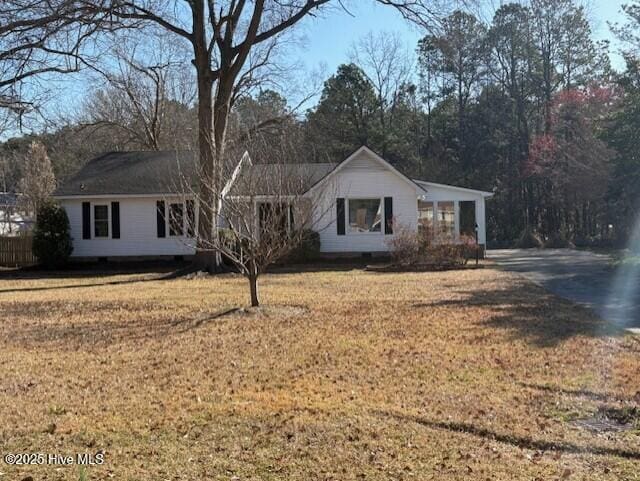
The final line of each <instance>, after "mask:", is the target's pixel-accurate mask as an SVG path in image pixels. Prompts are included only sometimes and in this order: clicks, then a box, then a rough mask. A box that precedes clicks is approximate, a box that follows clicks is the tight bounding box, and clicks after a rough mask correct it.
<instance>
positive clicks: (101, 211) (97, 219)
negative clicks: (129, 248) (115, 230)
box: [93, 205, 109, 237]
mask: <svg viewBox="0 0 640 481" xmlns="http://www.w3.org/2000/svg"><path fill="white" fill-rule="evenodd" d="M93 236H94V237H109V206H108V205H94V206H93Z"/></svg>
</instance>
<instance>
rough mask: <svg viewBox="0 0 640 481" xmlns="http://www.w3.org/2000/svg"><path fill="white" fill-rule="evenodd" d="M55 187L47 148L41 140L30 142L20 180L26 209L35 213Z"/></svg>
mask: <svg viewBox="0 0 640 481" xmlns="http://www.w3.org/2000/svg"><path fill="white" fill-rule="evenodd" d="M55 188H56V178H55V176H54V175H53V167H52V166H51V160H49V155H48V154H47V149H46V147H45V146H44V145H43V144H42V143H41V142H32V144H31V147H30V148H29V153H28V154H27V156H26V159H25V165H24V169H23V174H22V179H21V180H20V190H21V194H22V197H21V198H22V202H24V206H25V209H26V211H27V212H30V213H33V214H37V212H38V208H39V207H40V206H41V205H42V204H43V203H44V202H45V201H46V200H47V199H48V198H49V197H50V196H51V194H52V193H53V191H54V189H55Z"/></svg>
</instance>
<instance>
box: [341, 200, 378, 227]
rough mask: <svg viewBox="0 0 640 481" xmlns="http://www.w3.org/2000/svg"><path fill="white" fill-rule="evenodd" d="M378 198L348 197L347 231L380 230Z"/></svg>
mask: <svg viewBox="0 0 640 481" xmlns="http://www.w3.org/2000/svg"><path fill="white" fill-rule="evenodd" d="M381 226H382V202H380V199H349V232H381Z"/></svg>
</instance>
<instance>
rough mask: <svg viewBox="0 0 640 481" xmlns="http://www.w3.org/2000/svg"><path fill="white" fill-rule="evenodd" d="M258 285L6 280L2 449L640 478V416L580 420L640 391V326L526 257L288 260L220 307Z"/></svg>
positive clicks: (115, 466)
mask: <svg viewBox="0 0 640 481" xmlns="http://www.w3.org/2000/svg"><path fill="white" fill-rule="evenodd" d="M150 277H152V276H151V275H148V276H147V279H148V278H150ZM136 280H137V281H136ZM107 282H110V283H111V284H106V285H101V284H105V283H107ZM70 286H76V287H70ZM246 291H247V289H246V286H245V281H244V280H243V279H242V278H239V277H236V276H233V275H224V276H219V277H215V278H205V279H193V280H187V279H181V280H166V281H158V280H145V281H140V276H139V275H137V276H128V275H119V276H110V277H97V278H82V277H73V278H63V277H62V278H52V279H42V280H37V279H33V280H16V279H14V280H11V279H9V280H2V281H0V313H1V315H2V321H1V323H0V346H1V351H0V372H1V373H2V375H1V377H0V420H1V424H0V448H1V449H0V451H3V452H4V453H6V452H45V453H47V452H52V453H61V454H73V453H76V452H95V451H98V450H104V451H105V453H106V462H105V464H104V465H103V466H97V467H90V468H89V469H88V479H90V480H98V479H115V480H118V481H124V480H153V481H161V480H203V479H238V480H247V479H251V480H258V479H261V480H271V479H279V480H280V479H282V480H284V479H286V480H301V481H307V480H316V479H317V480H352V479H353V480H361V479H394V480H398V479H407V480H409V479H415V480H425V479H437V480H453V479H482V480H484V479H496V480H509V481H511V480H516V479H527V480H534V479H540V480H543V479H544V480H547V479H576V480H577V479H580V480H599V479H625V480H633V479H640V477H639V476H640V475H639V474H638V465H639V464H640V435H639V433H638V431H626V432H620V433H615V434H614V433H607V434H595V433H593V432H590V431H588V430H586V429H583V428H581V427H578V426H577V425H576V424H575V423H574V422H573V419H575V418H581V417H588V416H589V415H590V414H592V413H594V412H596V411H597V410H598V408H601V407H603V406H607V407H616V406H618V407H621V406H630V405H632V404H633V403H634V402H635V403H637V402H638V399H637V398H636V399H635V400H634V396H636V392H637V391H639V390H640V385H639V384H640V383H639V381H638V380H639V379H640V342H638V341H637V340H636V339H634V338H631V337H626V336H623V335H620V334H619V333H616V332H612V331H610V330H608V329H606V328H605V326H603V324H602V323H600V322H599V321H598V320H596V319H595V318H594V317H592V316H591V315H590V314H589V313H588V312H587V311H585V310H583V309H580V308H577V307H575V306H574V305H572V304H570V303H568V302H565V301H562V300H560V299H558V298H556V297H553V296H551V295H549V294H547V293H545V292H544V291H542V290H541V289H540V288H538V287H535V286H533V285H531V284H528V283H526V282H525V281H523V280H521V279H519V278H517V277H515V276H513V275H511V274H507V273H503V272H499V271H496V270H493V269H484V270H470V271H465V272H455V271H452V272H443V273H407V274H379V273H367V272H362V271H360V270H353V271H342V272H337V271H336V272H329V271H328V272H308V273H302V274H271V275H268V276H265V277H264V279H263V281H262V294H263V301H264V303H265V305H266V307H264V308H262V309H260V310H259V311H252V312H236V313H234V314H228V315H223V316H220V317H217V318H212V319H210V318H211V317H213V316H212V314H215V313H218V312H221V311H224V310H226V309H228V308H231V307H235V306H239V305H244V304H246ZM52 424H55V430H54V432H53V434H51V433H50V432H48V431H52V427H53V426H52ZM0 472H2V473H4V474H3V475H2V476H0V481H1V480H11V481H13V480H14V479H17V480H20V479H22V478H23V477H25V476H27V475H31V476H33V478H34V480H42V479H47V480H58V479H65V480H77V479H79V468H78V467H77V466H74V467H64V468H60V467H57V468H56V467H47V466H34V467H20V468H18V467H11V466H7V465H5V464H2V462H1V461H0Z"/></svg>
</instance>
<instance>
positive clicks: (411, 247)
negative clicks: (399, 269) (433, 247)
mask: <svg viewBox="0 0 640 481" xmlns="http://www.w3.org/2000/svg"><path fill="white" fill-rule="evenodd" d="M386 244H387V246H388V247H389V252H390V254H391V259H392V260H393V263H394V264H396V265H400V266H410V265H414V264H417V263H420V262H421V261H422V256H423V254H424V248H425V247H426V246H425V245H424V243H423V242H422V237H421V235H420V234H419V233H418V232H416V231H414V230H411V229H409V228H407V227H405V226H401V225H394V227H393V236H392V237H390V238H389V239H388V240H387V241H386Z"/></svg>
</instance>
